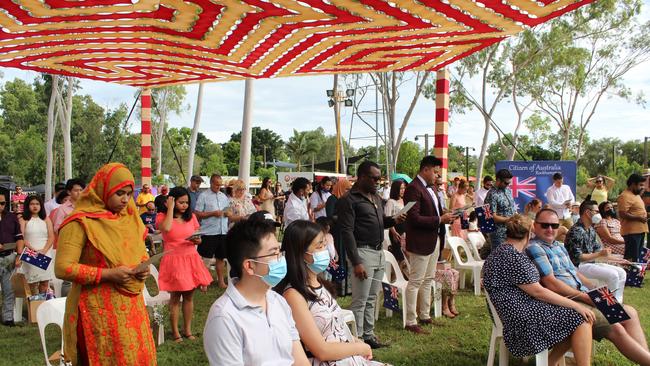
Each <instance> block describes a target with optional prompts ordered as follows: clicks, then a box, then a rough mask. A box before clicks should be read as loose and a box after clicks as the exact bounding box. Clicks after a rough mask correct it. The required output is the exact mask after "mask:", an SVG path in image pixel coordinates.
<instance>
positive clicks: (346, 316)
mask: <svg viewBox="0 0 650 366" xmlns="http://www.w3.org/2000/svg"><path fill="white" fill-rule="evenodd" d="M340 314H341V316H342V317H343V321H344V322H345V324H346V325H347V326H348V330H349V331H350V335H351V336H353V337H354V338H358V336H357V320H356V319H354V313H353V312H352V310H348V309H341V311H340Z"/></svg>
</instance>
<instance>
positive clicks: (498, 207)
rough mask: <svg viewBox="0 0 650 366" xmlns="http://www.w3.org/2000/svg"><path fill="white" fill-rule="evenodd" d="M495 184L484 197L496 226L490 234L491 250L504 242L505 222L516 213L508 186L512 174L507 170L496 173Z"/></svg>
mask: <svg viewBox="0 0 650 366" xmlns="http://www.w3.org/2000/svg"><path fill="white" fill-rule="evenodd" d="M496 177H497V183H496V185H494V186H493V187H492V188H491V189H490V191H489V192H488V193H487V195H486V196H485V204H486V205H490V210H491V212H492V218H493V219H494V223H495V224H496V228H495V231H494V232H493V233H491V234H490V242H491V243H492V249H495V248H497V247H498V246H499V245H501V244H502V243H503V242H504V241H505V240H506V221H508V219H509V218H510V216H512V215H514V214H515V213H517V210H516V209H515V200H514V198H512V192H511V191H510V190H509V189H508V186H509V185H510V183H511V182H512V173H510V171H509V170H508V169H501V170H499V171H498V172H497V175H496Z"/></svg>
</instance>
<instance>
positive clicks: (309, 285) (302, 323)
mask: <svg viewBox="0 0 650 366" xmlns="http://www.w3.org/2000/svg"><path fill="white" fill-rule="evenodd" d="M282 249H283V250H284V252H285V255H286V259H287V276H286V277H285V279H284V280H283V281H282V282H280V284H279V285H278V286H276V287H275V290H276V291H277V292H279V293H281V294H282V295H283V296H284V298H285V299H286V300H287V303H288V304H289V306H290V307H291V312H292V314H293V318H294V320H295V321H296V328H297V329H298V333H299V334H300V339H301V340H302V343H303V344H304V346H305V349H306V354H307V357H308V358H309V361H310V362H311V364H312V365H318V366H321V365H322V366H335V365H336V366H348V365H350V366H352V365H359V366H361V365H383V364H382V363H379V362H376V361H371V359H372V350H371V349H370V346H368V345H367V344H365V343H364V342H362V341H360V340H357V339H354V338H353V337H352V335H351V333H350V331H349V330H348V328H347V326H346V324H345V322H344V320H343V317H342V315H341V308H340V307H339V305H338V303H337V302H336V300H335V299H334V298H333V297H332V293H331V292H330V291H329V290H328V289H327V288H326V287H325V286H324V284H325V283H326V284H328V285H329V283H327V282H324V281H322V280H320V279H319V278H318V274H319V273H321V272H323V271H324V270H325V269H326V268H327V266H328V265H329V262H330V256H329V252H328V251H327V247H326V242H325V240H324V235H323V232H322V230H321V228H320V227H319V226H318V225H317V224H314V223H311V222H309V221H303V220H299V221H294V222H293V223H292V224H291V225H289V226H288V227H287V229H286V230H285V232H284V238H283V239H282Z"/></svg>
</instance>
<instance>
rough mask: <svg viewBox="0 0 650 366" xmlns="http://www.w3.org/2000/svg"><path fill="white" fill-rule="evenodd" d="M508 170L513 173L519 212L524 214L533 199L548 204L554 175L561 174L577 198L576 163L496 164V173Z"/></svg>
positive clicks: (514, 191) (513, 187)
mask: <svg viewBox="0 0 650 366" xmlns="http://www.w3.org/2000/svg"><path fill="white" fill-rule="evenodd" d="M501 169H508V170H509V171H510V172H511V173H512V184H510V189H511V190H512V197H513V198H514V199H515V206H516V208H517V211H519V212H524V207H526V204H527V203H528V202H530V201H531V200H532V199H533V198H537V199H539V200H541V201H542V204H546V203H547V200H546V190H547V189H548V187H550V186H551V185H552V184H553V174H555V173H561V174H562V177H563V178H564V184H566V185H568V186H569V188H571V191H572V192H573V195H574V196H576V170H577V167H576V162H575V161H568V160H562V161H509V160H501V161H498V162H497V163H496V171H499V170H501Z"/></svg>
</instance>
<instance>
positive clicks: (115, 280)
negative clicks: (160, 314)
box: [54, 163, 156, 366]
mask: <svg viewBox="0 0 650 366" xmlns="http://www.w3.org/2000/svg"><path fill="white" fill-rule="evenodd" d="M134 186H135V183H134V179H133V174H131V172H130V171H129V170H128V169H127V168H126V167H125V166H124V165H122V164H118V163H111V164H107V165H104V166H103V167H102V168H100V169H99V171H97V174H95V176H94V177H93V179H92V181H91V182H90V184H89V185H88V187H87V188H86V189H85V190H84V191H83V193H82V194H81V197H80V198H79V199H78V200H77V202H76V203H75V209H74V211H73V212H72V213H71V214H70V215H69V216H68V217H67V218H66V219H65V221H63V223H62V224H61V229H60V231H59V247H58V249H57V253H56V259H55V263H54V271H55V274H56V277H58V278H60V279H62V280H66V281H70V282H72V288H71V289H70V292H69V293H68V296H67V300H66V309H65V316H64V319H65V320H64V323H63V336H64V340H65V341H64V342H63V344H64V355H65V356H64V358H65V362H66V363H67V362H70V363H71V364H72V365H90V366H94V365H155V364H156V348H155V346H154V343H153V337H152V335H151V326H150V323H149V315H148V313H147V309H146V307H145V304H144V297H143V296H142V289H143V288H144V280H145V278H147V276H149V268H146V269H144V270H138V269H137V265H138V264H140V263H141V262H142V261H145V260H147V259H148V257H149V256H148V255H147V251H146V249H145V245H144V238H145V237H146V235H147V228H145V226H144V224H143V223H142V220H141V219H140V216H139V215H138V209H137V208H136V206H135V202H134V201H133V187H134Z"/></svg>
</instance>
